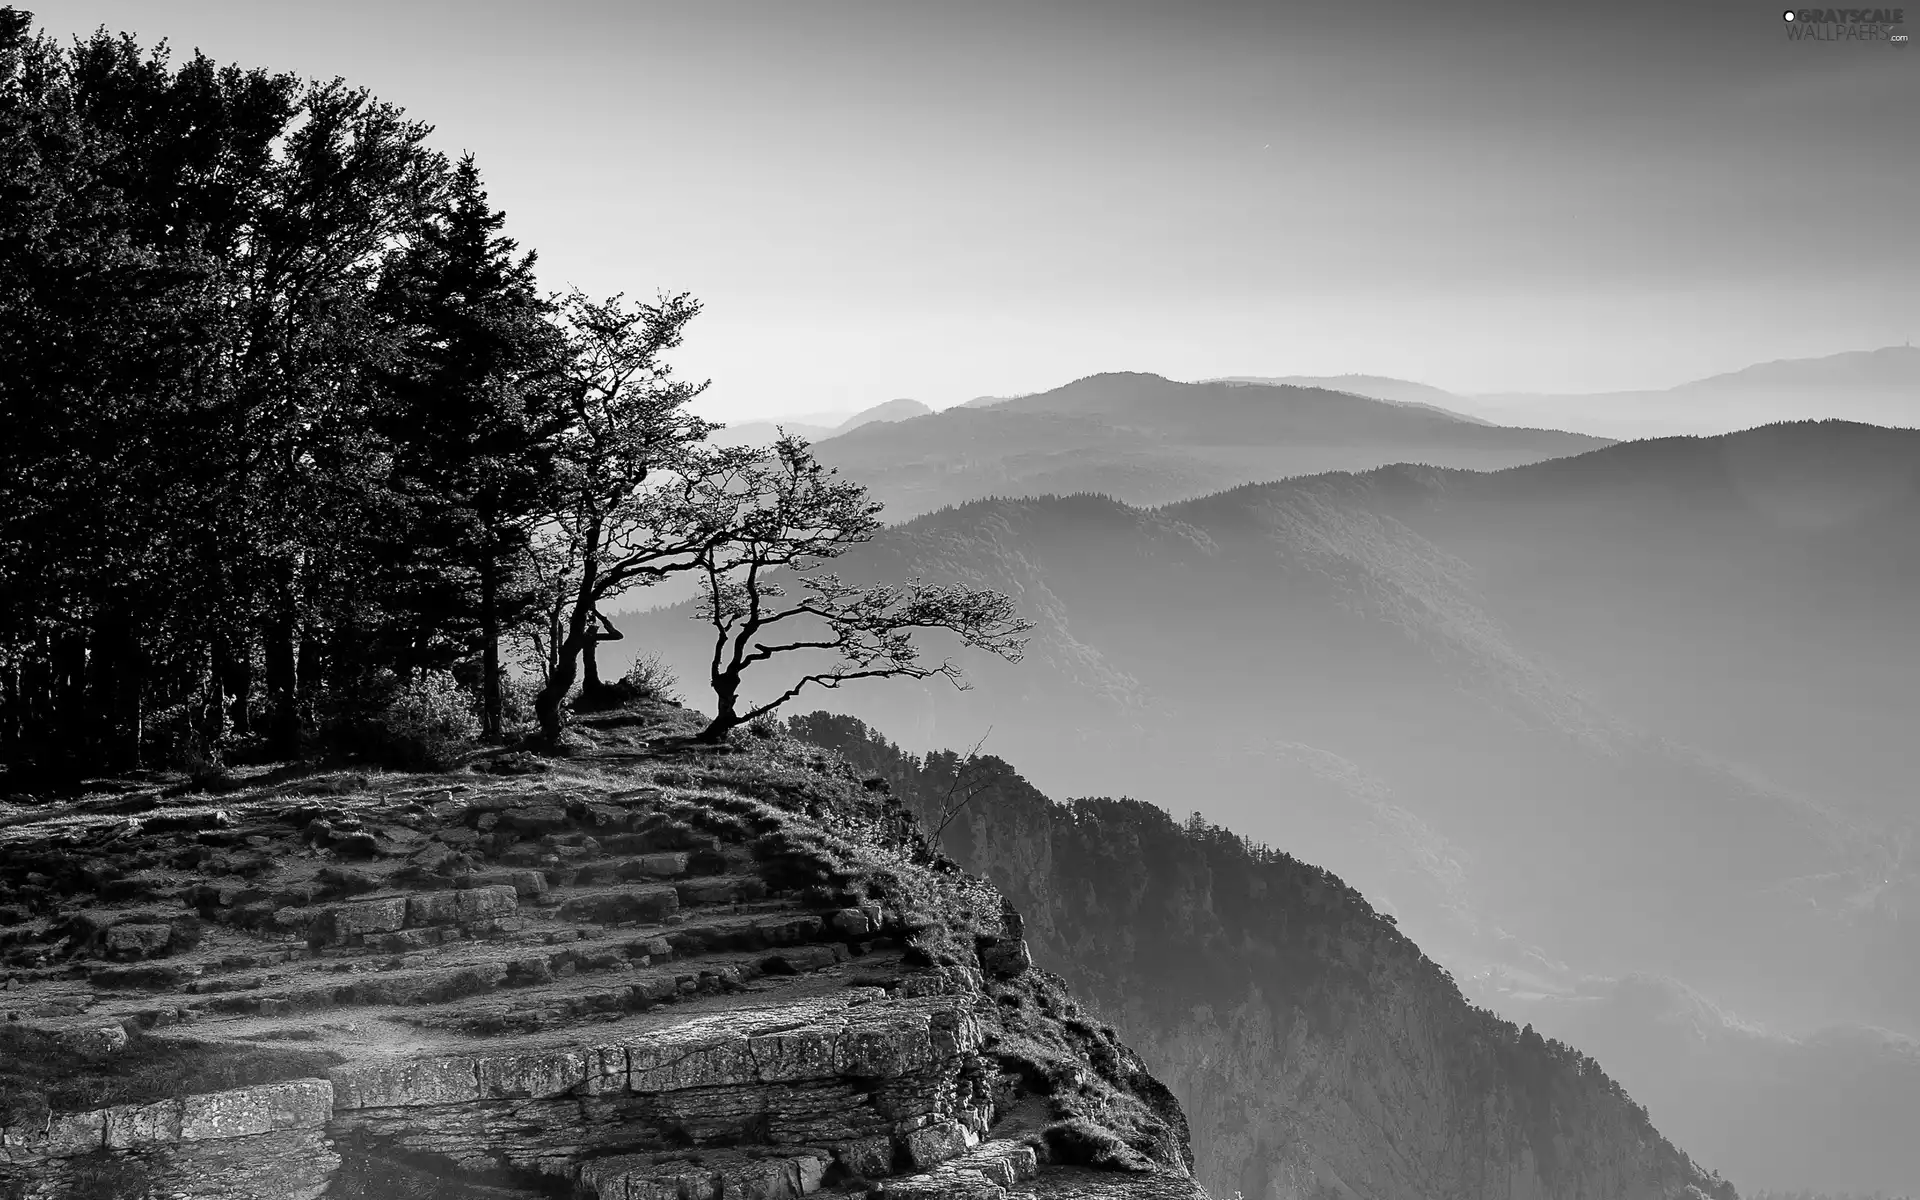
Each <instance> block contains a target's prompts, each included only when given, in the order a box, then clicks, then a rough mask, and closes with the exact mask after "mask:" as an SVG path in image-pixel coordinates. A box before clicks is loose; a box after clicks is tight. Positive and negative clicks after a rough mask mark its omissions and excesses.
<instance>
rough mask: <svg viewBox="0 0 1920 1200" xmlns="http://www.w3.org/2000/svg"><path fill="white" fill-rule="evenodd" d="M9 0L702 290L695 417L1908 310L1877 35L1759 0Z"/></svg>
mask: <svg viewBox="0 0 1920 1200" xmlns="http://www.w3.org/2000/svg"><path fill="white" fill-rule="evenodd" d="M15 2H16V3H21V4H22V6H23V7H27V8H33V9H36V11H37V12H38V15H39V18H40V21H41V22H42V24H43V25H45V26H46V27H47V28H49V29H51V30H54V31H56V32H60V33H66V32H80V31H85V30H89V29H91V28H93V27H94V26H96V25H100V24H104V25H106V26H108V27H110V28H112V29H115V30H120V29H126V30H131V31H133V32H136V33H138V34H140V35H142V37H143V38H145V39H149V40H151V39H157V38H158V37H161V36H165V37H167V38H168V39H170V40H171V41H172V43H173V44H174V45H175V46H176V47H177V48H179V49H182V50H186V49H191V48H194V47H198V48H200V49H203V50H205V51H206V52H207V53H208V54H210V55H212V56H214V57H215V58H218V59H221V60H237V61H240V62H242V63H245V64H248V65H264V66H270V67H274V68H279V69H287V70H294V71H298V72H301V73H303V74H308V75H323V76H331V75H335V74H338V75H344V76H346V77H348V78H349V79H350V80H353V81H355V82H359V83H363V84H365V85H367V86H369V87H371V88H372V89H373V90H374V91H375V92H376V93H378V94H379V95H381V96H382V97H384V98H386V99H388V100H392V101H394V102H396V103H399V104H402V105H404V106H405V107H406V108H407V109H408V110H409V111H410V112H411V113H412V114H413V115H414V116H416V117H418V118H421V119H424V120H428V121H431V122H433V123H434V124H435V125H436V126H437V127H438V134H437V141H438V144H439V145H441V146H442V147H443V148H444V149H446V150H448V151H449V152H458V151H460V150H462V149H471V150H473V151H474V152H475V153H476V154H477V155H478V156H479V159H480V162H481V165H482V168H483V169H484V170H485V172H486V173H487V176H488V179H489V184H490V187H491V190H492V193H493V197H494V200H495V202H496V203H497V204H499V205H501V206H503V207H505V208H506V209H507V210H508V213H509V217H510V223H511V226H512V228H513V231H514V233H515V234H516V236H518V237H520V238H521V239H522V241H523V242H524V243H525V244H526V245H528V246H531V247H535V248H537V249H538V250H539V251H540V254H541V258H542V261H543V264H544V267H543V276H544V278H545V280H546V282H547V283H548V284H549V286H553V287H559V286H561V285H564V284H569V283H577V284H579V285H580V286H582V287H584V288H586V289H587V290H588V291H591V292H595V293H606V292H612V291H617V290H625V291H628V292H630V293H637V294H643V295H648V294H652V293H654V292H657V291H659V290H661V289H671V290H676V291H678V290H685V291H690V292H692V293H694V294H695V295H696V296H699V297H700V298H702V299H703V300H704V302H705V304H706V311H705V313H704V314H703V315H702V316H701V318H700V319H699V320H698V321H697V322H696V323H695V325H694V326H693V328H692V330H691V333H690V336H689V341H688V345H687V347H686V350H685V351H684V353H683V355H682V358H681V362H682V364H683V369H684V370H685V371H686V372H687V373H689V374H692V375H694V376H696V377H707V376H710V377H712V379H713V380H714V385H713V390H712V392H711V393H710V399H709V401H708V403H707V407H708V409H709V411H710V412H711V413H713V414H714V415H717V416H720V417H722V418H735V419H737V418H741V417H747V416H753V415H759V414H763V413H773V412H795V411H803V410H813V409H833V408H858V407H864V406H866V405H868V404H872V403H877V402H879V401H881V400H885V399H888V398H891V397H896V396H911V397H915V398H918V399H921V400H925V401H927V402H928V403H932V404H935V405H943V404H947V403H951V402H954V401H958V400H963V399H967V398H970V397H973V396H976V395H981V394H1014V393H1020V392H1028V391H1038V390H1041V389H1044V388H1048V387H1052V386H1055V385H1057V384H1060V383H1063V382H1066V381H1068V380H1070V379H1073V378H1076V377H1078V376H1082V375H1087V374H1091V373H1094V372H1096V371H1105V370H1145V371H1155V372H1159V373H1161V374H1165V375H1169V376H1173V377H1176V378H1197V377H1202V376H1209V375H1223V374H1264V375H1272V374H1288V373H1296V372H1299V373H1335V372H1343V371H1365V372H1373V373H1380V374H1391V375H1400V376H1405V377H1409V378H1415V379H1420V380H1423V381H1426V382H1429V383H1434V384H1437V385H1439V386H1442V387H1447V388H1451V389H1454V390H1458V391H1468V392H1472V391H1496V390H1522V389H1542V390H1604V389H1612V388H1625V387H1639V386H1666V385H1668V384H1672V383H1677V382H1680V381H1682V380H1684V379H1687V378H1691V377H1696V376H1700V375H1706V374H1711V373H1714V372H1717V371H1722V370H1729V369H1734V368H1737V367H1740V366H1744V365H1746V364H1748V363H1751V362H1754V361H1760V360H1766V359H1773V358H1783V357H1798V356H1802V355H1813V354H1825V353H1833V352H1836V351H1840V350H1848V349H1861V348H1867V347H1871V346H1878V345H1884V344H1888V343H1891V342H1899V341H1901V340H1903V339H1905V338H1908V337H1912V336H1916V335H1920V286H1917V285H1916V281H1920V231H1917V230H1916V229H1915V227H1914V226H1915V217H1916V215H1920V46H1917V45H1914V44H1912V43H1908V44H1907V45H1905V46H1898V45H1892V44H1889V43H1885V42H1880V43H1860V42H1855V43H1796V42H1790V41H1789V40H1788V39H1787V37H1786V35H1785V32H1784V29H1783V22H1782V20H1781V10H1780V8H1779V7H1778V5H1777V3H1773V2H1772V0H1769V2H1767V3H1762V2H1760V0H1753V2H1751V3H1719V2H1709V3H1685V2H1675V3H1661V4H1652V3H1644V2H1642V0H1634V2H1632V3H1626V4H1618V3H1616V4H1606V3H1582V4H1571V3H1565V2H1563V0H1539V2H1537V3H1531V4H1521V3H1514V2H1511V0H1496V2H1493V3H1479V4H1473V5H1451V4H1444V3H1437V2H1433V0H1393V2H1390V3H1373V2H1370V0H1322V2H1316V3H1280V2H1274V3H1237V4H1236V3H1211V2H1208V0H1178V2H1170V3H1164V4H1139V3H1128V2H1125V0H1100V2H1094V0H1080V2H1078V3H1057V4H1056V3H1045V2H1043V0H1023V2H1019V3H997V2H991V0H948V2H946V3H920V2H914V0H872V2H870V3H842V2H838V0H835V2H828V0H763V2H757V3H745V2H742V3H732V2H728V0H675V2H673V3H659V4H656V3H640V2H634V3H615V2H603V3H569V2H566V0H545V2H543V3H538V4H528V3H519V4H511V5H509V4H504V3H493V2H490V0H444V2H438V3H430V2H426V0H381V2H379V3H368V2H364V0H327V2H326V3H313V2H311V0H301V2H298V3H295V2H291V0H40V3H38V4H37V5H36V4H35V3H33V0H15ZM1907 3H1908V4H1909V5H1910V9H1909V12H1910V19H1909V21H1908V23H1907V26H1906V27H1907V29H1908V30H1910V31H1913V32H1915V33H1920V0H1907Z"/></svg>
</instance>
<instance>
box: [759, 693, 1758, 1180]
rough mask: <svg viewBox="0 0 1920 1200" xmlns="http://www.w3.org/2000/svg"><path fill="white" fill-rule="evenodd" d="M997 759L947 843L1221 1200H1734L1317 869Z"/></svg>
mask: <svg viewBox="0 0 1920 1200" xmlns="http://www.w3.org/2000/svg"><path fill="white" fill-rule="evenodd" d="M793 727H794V729H795V731H796V732H797V733H799V734H801V735H802V736H804V737H807V738H810V739H812V740H815V741H817V742H819V743H820V744H823V745H828V746H832V747H834V748H836V749H839V750H840V751H841V752H843V753H845V754H847V755H848V756H849V757H850V758H852V759H853V760H854V761H856V762H857V763H859V764H861V765H862V767H863V769H868V770H872V771H874V772H876V773H877V774H879V775H880V776H882V777H883V778H886V779H888V780H889V782H890V783H891V784H892V786H894V787H895V789H896V790H897V791H899V792H900V794H902V795H904V796H907V797H909V799H910V801H911V803H913V804H914V805H915V807H916V808H917V809H918V811H919V812H920V813H921V814H922V818H923V820H930V821H934V822H937V820H938V816H939V814H940V812H941V810H942V808H943V806H945V807H951V804H952V797H953V796H954V795H955V794H956V793H955V791H954V789H953V783H954V776H953V770H954V763H953V761H952V760H951V758H950V757H943V758H939V759H937V760H929V761H928V762H926V763H922V762H921V761H919V760H917V759H914V758H912V757H909V756H906V755H903V754H902V753H901V752H900V751H899V749H898V748H897V747H895V746H893V745H892V744H890V743H888V742H886V741H884V740H883V739H881V738H880V737H879V736H878V735H877V734H874V733H872V732H871V731H869V730H867V729H866V728H865V727H864V726H862V725H860V724H859V723H858V722H855V721H852V720H850V719H848V718H844V717H833V716H829V715H827V714H824V713H820V714H814V715H813V716H810V717H805V718H798V719H796V720H795V721H794V722H793ZM984 770H985V772H986V773H985V774H983V775H980V776H977V777H975V778H972V779H970V780H969V781H968V786H967V788H966V791H965V792H963V793H960V794H962V795H966V794H971V795H972V799H971V800H970V801H969V802H968V803H967V804H966V805H965V807H964V808H961V809H960V810H959V812H958V815H957V816H956V817H955V819H954V820H953V822H952V823H951V824H950V825H948V827H947V830H946V834H945V844H946V845H947V846H948V848H949V849H950V850H951V852H953V853H954V854H955V855H956V857H958V858H959V859H960V860H961V861H962V862H964V863H966V864H967V865H968V866H969V868H970V869H973V870H978V871H981V872H982V873H984V874H986V875H987V876H988V877H990V878H992V879H993V880H994V881H995V883H996V884H997V885H998V886H999V887H1000V888H1001V889H1002V890H1003V891H1004V892H1005V893H1006V894H1007V895H1008V896H1009V897H1010V898H1014V899H1016V902H1017V903H1019V904H1020V905H1021V906H1022V911H1023V912H1024V913H1025V914H1026V915H1027V936H1028V938H1029V940H1030V941H1031V942H1032V944H1033V946H1034V953H1035V955H1036V959H1037V961H1039V962H1041V963H1043V964H1047V965H1050V966H1052V967H1054V968H1055V969H1057V970H1059V971H1060V972H1061V973H1062V975H1063V976H1065V977H1066V978H1068V979H1069V980H1071V981H1072V982H1073V984H1074V986H1075V987H1076V989H1077V990H1078V991H1079V993H1080V994H1082V995H1085V996H1087V997H1088V998H1089V999H1090V1000H1091V1001H1092V1002H1093V1003H1094V1004H1095V1005H1096V1006H1097V1007H1098V1009H1099V1010H1100V1011H1101V1012H1102V1013H1103V1014H1106V1015H1108V1016H1109V1017H1111V1019H1113V1020H1114V1022H1115V1023H1116V1024H1117V1025H1118V1026H1119V1027H1120V1028H1121V1030H1122V1031H1123V1032H1124V1034H1125V1036H1127V1037H1128V1038H1129V1039H1130V1040H1131V1042H1132V1043H1133V1044H1135V1045H1137V1046H1139V1047H1140V1049H1141V1053H1142V1055H1143V1056H1144V1057H1145V1058H1146V1060H1147V1061H1148V1062H1149V1063H1150V1064H1151V1065H1152V1066H1153V1068H1154V1069H1155V1070H1156V1071H1158V1072H1159V1073H1160V1075H1161V1076H1162V1077H1163V1078H1165V1079H1166V1080H1167V1082H1168V1084H1169V1085H1170V1086H1171V1087H1172V1088H1173V1089H1174V1091H1175V1093H1176V1094H1177V1095H1178V1096H1180V1098H1181V1101H1182V1104H1183V1106H1184V1107H1185V1109H1186V1111H1187V1114H1188V1119H1189V1122H1190V1124H1191V1127H1192V1130H1193V1144H1194V1152H1195V1161H1196V1167H1195V1170H1196V1173H1197V1174H1198V1176H1199V1178H1200V1179H1201V1181H1202V1183H1203V1184H1204V1185H1206V1186H1207V1187H1208V1188H1209V1189H1211V1190H1212V1191H1213V1192H1215V1193H1216V1194H1225V1193H1227V1192H1229V1191H1231V1192H1238V1193H1241V1194H1243V1195H1245V1196H1248V1197H1250V1198H1258V1200H1307V1198H1314V1200H1318V1198H1320V1197H1341V1198H1343V1200H1440V1198H1448V1200H1451V1198H1456V1197H1457V1198H1459V1200H1467V1198H1469V1197H1471V1198H1473V1200H1523V1198H1526V1200H1532V1198H1540V1200H1545V1198H1547V1197H1576V1196H1579V1197H1607V1198H1609V1200H1638V1198H1641V1197H1681V1196H1688V1197H1698V1196H1701V1195H1703V1194H1704V1195H1709V1196H1714V1197H1721V1198H1728V1200H1730V1198H1731V1197H1733V1196H1734V1190H1733V1188H1732V1187H1731V1186H1730V1185H1728V1184H1727V1183H1725V1182H1724V1181H1721V1180H1719V1179H1717V1178H1715V1177H1713V1176H1712V1175H1711V1174H1709V1173H1707V1172H1704V1171H1702V1170H1700V1169H1699V1168H1698V1167H1696V1166H1695V1165H1694V1164H1693V1163H1692V1162H1691V1161H1690V1160H1689V1159H1688V1158H1687V1156H1686V1155H1685V1154H1683V1153H1682V1152H1681V1151H1679V1150H1678V1149H1676V1148H1675V1147H1674V1146H1672V1145H1671V1144H1670V1143H1668V1142H1667V1141H1666V1139H1665V1138H1663V1137H1661V1136H1660V1135H1659V1134H1658V1133H1657V1132H1656V1131H1655V1130H1654V1129H1653V1127H1652V1126H1651V1124H1650V1123H1649V1122H1648V1120H1647V1116H1646V1113H1645V1111H1644V1110H1643V1109H1641V1108H1640V1107H1639V1106H1638V1105H1636V1104H1634V1102H1633V1101H1632V1100H1631V1099H1630V1098H1628V1097H1627V1096H1626V1095H1625V1093H1623V1092H1622V1091H1621V1090H1620V1089H1619V1087H1618V1086H1617V1085H1616V1084H1614V1083H1613V1082H1612V1081H1611V1080H1609V1079H1608V1078H1607V1077H1606V1075H1605V1074H1603V1073H1602V1072H1601V1071H1600V1069H1599V1067H1598V1066H1597V1065H1596V1064H1595V1063H1594V1062H1593V1061H1592V1060H1591V1059H1590V1058H1587V1057H1586V1056H1584V1055H1582V1054H1580V1053H1579V1052H1577V1051H1575V1050H1573V1049H1571V1048H1569V1047H1566V1046H1564V1045H1561V1044H1558V1043H1552V1042H1547V1041H1545V1040H1543V1039H1542V1038H1540V1037H1539V1036H1537V1035H1536V1034H1535V1033H1534V1031H1533V1030H1532V1028H1531V1027H1528V1028H1526V1029H1524V1030H1522V1029H1516V1028H1515V1027H1514V1026H1512V1025H1511V1024H1508V1023H1506V1022H1503V1021H1500V1020H1498V1019H1497V1018H1495V1017H1493V1016H1492V1015H1491V1014H1489V1013H1487V1012H1485V1011H1483V1010H1478V1009H1475V1008H1473V1007H1471V1006H1470V1005H1469V1004H1468V1003H1467V1002H1466V1000H1465V999H1463V998H1462V996H1461V995H1460V992H1459V990H1458V989H1457V988H1456V987H1455V986H1454V984H1453V982H1452V980H1451V979H1450V978H1449V977H1448V976H1447V975H1446V973H1445V972H1444V971H1442V970H1441V969H1440V968H1439V967H1437V966H1436V965H1435V964H1434V963H1433V962H1432V961H1431V960H1430V959H1428V958H1426V957H1425V956H1423V955H1422V954H1421V953H1420V951H1419V949H1418V948H1417V947H1416V946H1414V944H1413V943H1412V942H1410V941H1409V940H1408V939H1407V938H1406V937H1404V936H1403V935H1401V934H1400V933H1399V932H1398V930H1396V929H1395V928H1394V925H1393V922H1392V921H1391V920H1390V919H1388V918H1386V917H1383V916H1382V915H1380V914H1379V913H1377V912H1376V911H1375V910H1374V909H1373V908H1372V907H1371V906H1370V905H1369V904H1368V903H1367V902H1366V901H1365V900H1364V899H1363V898H1362V897H1361V896H1360V895H1359V894H1358V893H1357V892H1355V891H1353V890H1352V889H1351V888H1349V887H1347V886H1346V885H1344V884H1343V883H1341V881H1340V880H1339V879H1337V878H1335V877H1334V876H1332V875H1330V874H1328V873H1327V872H1325V871H1323V870H1320V869H1318V868H1316V867H1312V866H1308V865H1307V864H1305V863H1302V862H1300V861H1299V860H1297V859H1295V858H1292V857H1290V856H1288V855H1284V854H1275V853H1272V852H1269V851H1265V850H1263V849H1260V848H1258V847H1255V846H1252V845H1250V844H1249V843H1247V842H1246V841H1245V840H1244V839H1241V838H1239V837H1237V836H1235V835H1234V834H1232V833H1230V832H1228V831H1226V830H1223V829H1220V828H1218V827H1214V826H1208V825H1205V824H1204V823H1200V822H1197V821H1195V822H1190V823H1188V824H1187V825H1185V826H1181V825H1176V824H1175V823H1174V822H1173V821H1172V820H1171V819H1170V818H1169V817H1168V816H1167V815H1166V814H1165V813H1164V812H1162V811H1161V810H1159V809H1157V808H1154V807H1152V806H1151V805H1147V804H1142V803H1139V802H1135V801H1112V800H1081V801H1075V802H1074V803H1072V804H1070V805H1055V804H1052V803H1050V802H1049V801H1048V800H1047V799H1046V798H1045V797H1044V796H1042V795H1040V794H1039V793H1038V792H1037V791H1035V790H1034V789H1033V788H1032V787H1031V786H1029V785H1027V784H1026V782H1025V781H1024V780H1022V779H1021V778H1020V777H1019V776H1018V775H1016V774H1014V773H1013V772H1012V770H1011V769H1010V768H1008V767H1007V766H1006V765H1005V764H1004V763H1002V762H1000V761H999V760H997V759H993V760H988V761H987V762H986V763H985V764H984ZM982 780H990V781H991V786H990V787H988V788H987V789H986V790H982V791H977V792H976V791H975V787H976V786H977V785H978V784H979V783H980V782H981V781H982Z"/></svg>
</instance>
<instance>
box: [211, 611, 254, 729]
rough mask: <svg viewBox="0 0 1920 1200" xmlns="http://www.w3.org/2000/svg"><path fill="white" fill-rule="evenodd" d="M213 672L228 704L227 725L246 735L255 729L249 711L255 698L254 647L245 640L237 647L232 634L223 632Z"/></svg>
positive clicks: (216, 647) (223, 698) (225, 704)
mask: <svg viewBox="0 0 1920 1200" xmlns="http://www.w3.org/2000/svg"><path fill="white" fill-rule="evenodd" d="M213 671H214V679H215V680H216V681H217V682H218V684H219V686H220V695H221V699H222V702H223V704H224V706H225V717H226V728H228V729H231V730H232V731H233V733H234V736H235V737H245V736H246V735H247V734H248V733H249V732H251V731H252V723H251V721H250V719H249V714H248V712H247V709H248V707H249V706H250V705H251V704H252V701H253V653H252V648H251V647H249V646H247V645H245V644H244V643H242V644H241V645H238V646H236V645H234V642H233V639H232V638H231V637H229V636H228V635H226V634H224V633H223V634H221V635H219V637H218V638H217V640H216V641H215V642H214V650H213ZM223 733H224V731H223Z"/></svg>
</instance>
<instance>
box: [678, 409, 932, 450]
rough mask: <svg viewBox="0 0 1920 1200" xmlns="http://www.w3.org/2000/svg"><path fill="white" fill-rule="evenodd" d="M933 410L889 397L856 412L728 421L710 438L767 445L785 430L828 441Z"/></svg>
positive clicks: (719, 443)
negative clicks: (733, 422)
mask: <svg viewBox="0 0 1920 1200" xmlns="http://www.w3.org/2000/svg"><path fill="white" fill-rule="evenodd" d="M932 411H933V410H932V409H930V408H928V407H927V406H926V405H924V404H922V403H920V402H919V401H918V400H888V401H886V402H885V403H884V404H876V405H874V406H873V407H871V408H863V409H861V410H860V411H859V412H855V413H837V412H834V413H801V414H799V415H797V416H794V417H767V418H762V419H758V420H752V421H742V422H740V423H738V424H735V425H727V426H725V427H723V428H721V429H719V430H717V431H715V432H714V434H713V436H712V438H711V439H710V440H711V441H712V442H713V444H714V445H716V446H765V445H771V444H772V443H773V440H774V439H775V438H777V437H779V436H780V434H781V433H782V432H783V431H784V432H786V433H788V434H790V435H792V436H794V437H799V438H805V439H806V440H808V441H810V442H819V441H825V440H826V439H827V438H831V437H838V436H839V435H840V434H843V433H848V432H850V431H852V430H855V429H858V428H860V427H861V426H862V425H868V424H871V423H873V422H875V421H905V420H908V419H910V418H913V417H922V416H926V415H927V414H928V413H930V412H932Z"/></svg>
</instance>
